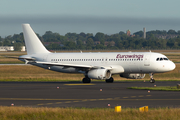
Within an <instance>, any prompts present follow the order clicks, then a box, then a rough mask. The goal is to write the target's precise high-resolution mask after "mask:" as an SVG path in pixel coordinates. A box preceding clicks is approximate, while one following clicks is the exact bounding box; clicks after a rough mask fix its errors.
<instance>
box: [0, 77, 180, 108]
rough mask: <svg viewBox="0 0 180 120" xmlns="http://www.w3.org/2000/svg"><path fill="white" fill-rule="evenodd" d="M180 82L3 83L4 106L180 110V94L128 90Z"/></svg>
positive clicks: (0, 98) (0, 94) (1, 100)
mask: <svg viewBox="0 0 180 120" xmlns="http://www.w3.org/2000/svg"><path fill="white" fill-rule="evenodd" d="M177 83H180V82H178V81H156V83H153V84H152V83H149V81H146V82H139V81H135V80H134V81H133V82H132V81H129V82H116V81H115V82H114V83H105V82H92V83H89V84H85V83H81V82H0V106H11V105H14V106H24V107H27V106H28V107H73V108H74V107H75V108H82V107H83V108H84V107H85V108H109V107H110V108H114V107H115V106H121V107H122V108H127V107H128V108H138V107H141V106H149V108H159V107H173V108H178V107H180V91H152V90H151V91H148V90H133V89H127V88H128V87H132V86H138V87H142V86H144V87H150V86H151V87H153V86H154V85H156V86H176V85H177Z"/></svg>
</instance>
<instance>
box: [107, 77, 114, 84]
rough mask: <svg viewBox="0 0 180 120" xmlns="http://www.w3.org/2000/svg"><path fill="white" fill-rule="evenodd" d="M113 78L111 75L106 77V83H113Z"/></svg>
mask: <svg viewBox="0 0 180 120" xmlns="http://www.w3.org/2000/svg"><path fill="white" fill-rule="evenodd" d="M113 82H114V79H113V78H112V77H110V78H109V79H106V83H113Z"/></svg>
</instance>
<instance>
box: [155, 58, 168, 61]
mask: <svg viewBox="0 0 180 120" xmlns="http://www.w3.org/2000/svg"><path fill="white" fill-rule="evenodd" d="M162 60H169V59H168V58H157V59H156V61H162Z"/></svg>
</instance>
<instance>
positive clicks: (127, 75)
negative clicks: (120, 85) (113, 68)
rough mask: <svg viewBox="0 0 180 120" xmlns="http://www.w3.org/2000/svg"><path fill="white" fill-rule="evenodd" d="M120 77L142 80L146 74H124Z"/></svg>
mask: <svg viewBox="0 0 180 120" xmlns="http://www.w3.org/2000/svg"><path fill="white" fill-rule="evenodd" d="M119 75H120V77H124V78H130V79H142V78H144V77H145V74H140V73H137V74H129V73H122V74H119Z"/></svg>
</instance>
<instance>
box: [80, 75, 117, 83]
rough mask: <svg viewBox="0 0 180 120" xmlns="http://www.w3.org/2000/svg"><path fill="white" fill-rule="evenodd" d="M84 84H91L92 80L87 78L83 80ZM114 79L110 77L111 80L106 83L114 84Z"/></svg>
mask: <svg viewBox="0 0 180 120" xmlns="http://www.w3.org/2000/svg"><path fill="white" fill-rule="evenodd" d="M82 82H83V83H90V82H91V79H90V78H88V77H87V76H86V77H85V78H83V79H82ZM113 82H114V79H113V78H112V77H110V78H109V79H106V83H113Z"/></svg>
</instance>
